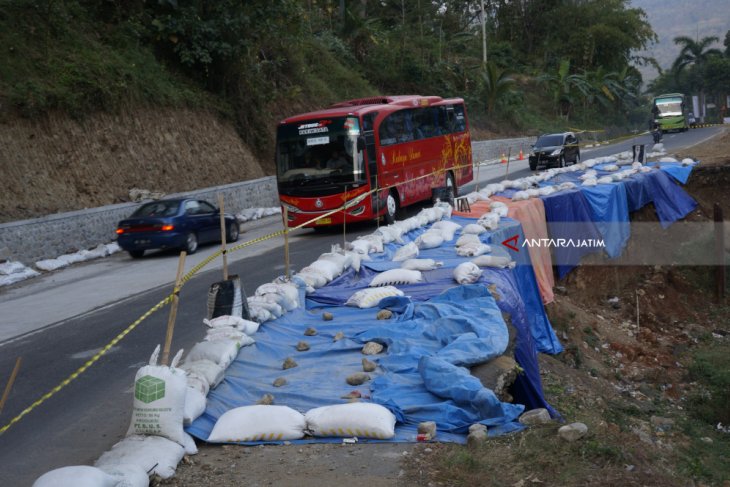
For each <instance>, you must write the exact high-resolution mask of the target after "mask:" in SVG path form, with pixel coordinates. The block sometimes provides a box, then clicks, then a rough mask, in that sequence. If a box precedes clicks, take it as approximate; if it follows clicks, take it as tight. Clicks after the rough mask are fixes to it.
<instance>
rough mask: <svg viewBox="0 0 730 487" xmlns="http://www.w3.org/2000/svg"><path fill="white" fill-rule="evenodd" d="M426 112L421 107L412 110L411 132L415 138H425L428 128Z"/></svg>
mask: <svg viewBox="0 0 730 487" xmlns="http://www.w3.org/2000/svg"><path fill="white" fill-rule="evenodd" d="M427 123H428V113H427V112H426V110H425V109H423V108H416V109H415V110H413V134H414V135H415V136H416V139H418V140H420V139H425V138H426V137H428V133H429V130H428V128H427Z"/></svg>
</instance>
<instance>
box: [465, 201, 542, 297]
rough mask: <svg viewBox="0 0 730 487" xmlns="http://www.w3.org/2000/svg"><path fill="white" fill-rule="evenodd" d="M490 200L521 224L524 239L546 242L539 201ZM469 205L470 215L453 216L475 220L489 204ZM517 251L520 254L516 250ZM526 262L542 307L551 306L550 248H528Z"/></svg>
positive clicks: (485, 210)
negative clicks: (503, 206) (531, 272)
mask: <svg viewBox="0 0 730 487" xmlns="http://www.w3.org/2000/svg"><path fill="white" fill-rule="evenodd" d="M491 199H492V200H494V201H501V202H502V203H505V204H506V205H507V209H508V210H509V211H508V213H507V216H509V217H510V218H513V219H515V220H517V221H518V222H520V223H521V224H522V231H523V232H524V234H525V238H527V239H547V238H548V232H547V222H546V221H545V205H544V204H543V202H542V200H541V199H540V198H530V199H528V200H524V201H512V200H510V199H508V198H503V197H501V196H493V197H492V198H491ZM470 206H471V211H470V212H462V211H454V212H453V214H454V215H457V216H462V217H466V218H479V217H480V216H482V215H483V214H484V213H487V212H488V211H489V203H487V202H486V201H477V202H475V203H474V204H473V205H470ZM520 251H524V250H523V248H520ZM528 252H529V253H530V262H532V267H533V269H534V271H535V277H536V279H537V285H538V287H539V288H540V295H541V296H542V302H543V303H544V304H548V303H552V302H553V300H554V299H555V295H554V294H553V286H555V278H554V277H553V260H552V256H551V255H550V249H549V248H547V247H528Z"/></svg>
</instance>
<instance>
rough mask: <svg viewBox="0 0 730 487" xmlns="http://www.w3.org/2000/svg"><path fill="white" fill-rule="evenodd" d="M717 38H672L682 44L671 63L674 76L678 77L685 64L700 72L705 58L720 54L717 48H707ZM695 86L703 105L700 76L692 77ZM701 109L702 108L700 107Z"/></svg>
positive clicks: (716, 40)
mask: <svg viewBox="0 0 730 487" xmlns="http://www.w3.org/2000/svg"><path fill="white" fill-rule="evenodd" d="M718 41H719V39H718V38H717V37H715V36H709V37H703V38H702V40H700V41H694V40H693V39H692V38H691V37H686V36H679V37H675V38H674V43H675V44H677V45H682V50H681V51H680V52H679V56H677V59H675V60H674V64H672V71H674V76H675V78H677V79H678V78H679V75H680V74H681V73H682V71H683V70H684V68H686V67H687V66H690V65H692V66H694V67H695V68H696V72H697V73H700V72H701V70H702V67H703V66H704V64H705V63H706V62H707V59H708V58H709V57H711V56H718V55H719V56H722V55H723V53H722V51H721V50H719V49H715V48H711V49H707V47H708V46H710V45H711V44H713V43H715V42H718ZM693 84H694V85H695V86H694V87H695V88H697V89H698V90H699V93H700V106H701V107H704V106H705V93H704V88H705V87H704V83H703V80H702V78H701V77H699V76H698V77H694V83H693ZM700 110H702V109H700Z"/></svg>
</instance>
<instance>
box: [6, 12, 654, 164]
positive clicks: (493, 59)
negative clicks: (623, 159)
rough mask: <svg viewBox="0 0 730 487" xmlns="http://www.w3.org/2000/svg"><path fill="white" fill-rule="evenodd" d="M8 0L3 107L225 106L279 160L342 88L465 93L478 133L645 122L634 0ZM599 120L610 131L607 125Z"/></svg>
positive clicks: (11, 110) (33, 111)
mask: <svg viewBox="0 0 730 487" xmlns="http://www.w3.org/2000/svg"><path fill="white" fill-rule="evenodd" d="M480 4H481V2H480V1H478V0H470V1H463V0H461V1H456V0H449V1H443V2H438V3H434V2H427V1H421V0H413V1H408V2H396V1H373V0H357V1H356V0H347V1H345V0H342V1H340V0H306V1H304V0H278V1H275V2H271V1H263V0H247V1H244V0H238V1H236V0H217V1H205V0H148V1H144V0H126V1H124V0H103V1H98V0H65V1H58V0H45V1H41V0H35V1H33V0H0V45H2V46H3V49H1V50H0V100H1V101H2V112H3V116H4V117H8V116H18V115H19V116H23V117H41V116H43V115H44V114H48V113H55V112H60V113H66V114H68V115H70V116H72V117H76V118H83V117H84V116H85V115H87V114H89V113H92V112H94V111H111V112H113V111H118V110H129V109H134V107H136V106H140V105H142V106H152V107H156V106H160V107H188V108H195V109H201V110H213V111H215V112H217V113H220V114H221V115H222V116H224V117H227V118H229V119H230V120H232V121H233V122H234V123H235V125H236V127H237V129H238V131H239V134H240V135H241V137H242V138H243V139H244V140H245V141H246V142H247V143H248V144H249V145H250V146H251V147H252V149H253V150H254V151H255V152H256V153H257V154H258V155H259V156H260V157H262V158H263V159H264V160H268V159H270V157H271V155H272V153H273V150H272V142H273V134H274V129H275V126H276V123H277V121H278V120H280V119H281V118H283V117H285V116H289V115H292V114H295V113H298V112H302V111H305V110H310V109H316V108H322V107H324V106H327V105H328V104H330V103H333V102H336V101H340V100H343V99H348V98H354V97H361V96H369V95H373V94H405V93H421V94H436V95H441V96H460V97H463V98H465V99H466V101H467V104H468V108H469V111H470V116H471V119H472V125H473V126H474V127H475V130H476V131H477V132H479V131H489V132H492V133H497V134H512V133H517V132H522V133H524V132H528V133H537V132H540V131H545V130H558V129H564V128H568V127H578V128H598V129H611V130H613V131H624V130H627V129H630V128H632V127H641V128H643V127H644V126H645V123H646V119H647V116H646V114H647V108H646V100H645V99H643V98H642V97H641V94H640V88H641V78H640V75H639V73H638V71H637V70H636V69H635V68H633V67H631V66H630V62H631V60H632V52H634V51H636V50H638V49H642V48H644V47H646V45H647V43H648V42H650V41H652V40H653V39H654V38H655V36H654V33H653V31H652V29H651V26H650V25H649V24H648V23H647V20H646V16H645V14H644V13H643V11H641V10H639V9H633V8H630V6H629V3H628V0H585V1H581V2H573V1H569V0H539V1H538V0H527V1H522V2H511V1H508V0H487V1H485V5H486V7H487V15H486V20H487V21H486V28H487V39H488V63H487V64H486V65H484V64H483V61H482V55H483V52H482V38H481V25H480ZM596 125H598V126H596Z"/></svg>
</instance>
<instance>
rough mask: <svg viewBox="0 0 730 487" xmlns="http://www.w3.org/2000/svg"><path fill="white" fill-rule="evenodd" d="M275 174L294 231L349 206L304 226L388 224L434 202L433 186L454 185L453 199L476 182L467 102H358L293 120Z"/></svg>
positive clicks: (281, 141)
mask: <svg viewBox="0 0 730 487" xmlns="http://www.w3.org/2000/svg"><path fill="white" fill-rule="evenodd" d="M276 174H277V183H278V189H279V199H280V201H281V205H282V207H284V208H286V209H287V211H288V220H289V221H288V226H289V227H294V226H298V225H300V224H302V223H304V222H307V221H309V220H312V219H313V218H316V217H318V216H321V215H323V214H325V213H328V212H329V211H332V210H334V209H336V208H339V207H341V206H342V205H343V204H344V203H345V202H348V208H347V209H346V210H344V211H340V212H337V213H334V214H332V215H328V216H326V217H324V218H321V219H319V220H317V221H316V222H313V223H310V224H308V225H306V226H307V227H316V226H323V225H338V224H342V223H343V221H347V222H355V221H363V220H371V219H374V218H378V217H380V216H383V217H384V218H385V220H386V221H387V222H388V223H391V222H393V221H394V220H395V217H396V213H397V211H398V208H399V207H404V206H407V205H410V204H412V203H415V202H417V201H423V200H426V199H429V198H431V190H432V188H436V187H443V186H450V187H452V188H453V192H454V196H456V193H457V188H458V186H459V185H463V184H465V183H468V182H469V181H471V180H472V178H473V171H472V161H471V137H470V135H469V122H468V120H467V117H466V109H465V107H464V100H462V99H460V98H450V99H442V98H440V97H438V96H418V95H412V96H387V97H372V98H361V99H356V100H350V101H345V102H341V103H337V104H335V105H333V106H331V107H330V108H327V109H325V110H320V111H316V112H310V113H304V114H301V115H296V116H293V117H289V118H287V119H285V120H283V121H282V122H280V124H279V127H278V130H277V137H276ZM376 189H377V191H375V192H373V193H372V194H370V195H368V192H370V190H376ZM363 195H365V196H363Z"/></svg>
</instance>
